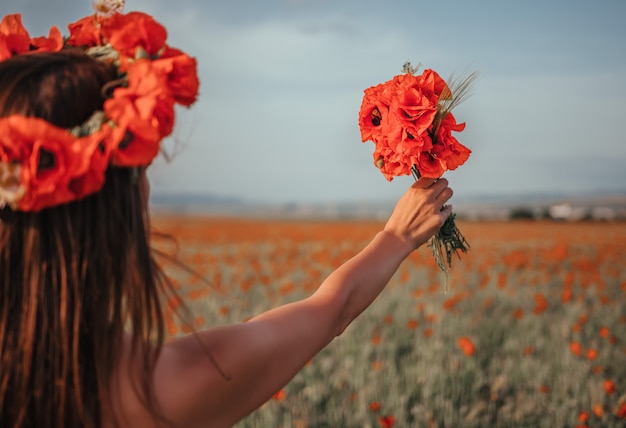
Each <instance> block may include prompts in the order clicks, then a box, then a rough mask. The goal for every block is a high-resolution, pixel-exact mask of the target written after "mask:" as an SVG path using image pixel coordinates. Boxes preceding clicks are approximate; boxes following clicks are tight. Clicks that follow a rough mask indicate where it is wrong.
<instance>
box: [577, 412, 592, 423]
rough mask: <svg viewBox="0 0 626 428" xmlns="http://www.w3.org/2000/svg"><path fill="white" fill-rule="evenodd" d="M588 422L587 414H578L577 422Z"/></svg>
mask: <svg viewBox="0 0 626 428" xmlns="http://www.w3.org/2000/svg"><path fill="white" fill-rule="evenodd" d="M588 420H589V412H580V413H579V414H578V422H583V423H584V422H587V421H588Z"/></svg>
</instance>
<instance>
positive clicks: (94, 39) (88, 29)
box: [67, 15, 102, 46]
mask: <svg viewBox="0 0 626 428" xmlns="http://www.w3.org/2000/svg"><path fill="white" fill-rule="evenodd" d="M101 20H102V18H99V17H98V16H97V15H89V16H85V17H84V18H81V19H79V20H78V21H76V22H73V23H71V24H69V25H68V26H67V28H68V29H69V31H70V36H69V38H68V40H67V44H68V45H70V46H96V45H101V44H102V34H101V32H100V22H101Z"/></svg>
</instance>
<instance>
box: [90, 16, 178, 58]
mask: <svg viewBox="0 0 626 428" xmlns="http://www.w3.org/2000/svg"><path fill="white" fill-rule="evenodd" d="M102 34H103V35H104V36H105V37H106V39H107V40H108V42H109V43H111V46H113V48H114V49H115V50H116V51H118V52H119V53H120V54H121V55H123V56H126V57H129V58H135V55H136V53H137V48H142V49H144V50H145V51H146V52H147V53H148V55H150V57H156V56H157V54H158V53H159V51H160V50H161V49H163V48H164V47H165V40H166V39H167V30H166V29H165V27H163V26H162V25H161V24H159V23H158V22H157V21H155V20H154V18H153V17H151V16H150V15H148V14H145V13H143V12H130V13H127V14H121V13H116V14H113V15H111V16H110V17H109V18H108V19H106V20H104V21H103V24H102Z"/></svg>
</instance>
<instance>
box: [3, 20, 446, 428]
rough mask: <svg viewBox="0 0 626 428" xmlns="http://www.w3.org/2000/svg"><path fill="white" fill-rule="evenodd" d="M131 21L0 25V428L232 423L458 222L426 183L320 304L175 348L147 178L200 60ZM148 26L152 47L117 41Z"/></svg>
mask: <svg viewBox="0 0 626 428" xmlns="http://www.w3.org/2000/svg"><path fill="white" fill-rule="evenodd" d="M131 15H132V14H128V15H121V14H119V15H118V14H116V15H113V16H112V17H98V16H96V17H89V18H88V19H87V18H85V19H84V20H81V21H79V22H78V23H76V24H73V25H74V26H73V27H72V26H70V28H71V30H72V31H71V33H72V34H71V36H70V38H69V39H66V40H63V41H62V42H60V41H59V37H57V33H55V32H54V31H51V33H50V37H49V38H37V39H30V38H29V40H28V43H27V44H24V43H22V42H19V41H17V42H16V41H15V40H17V39H16V37H15V35H16V34H17V35H21V36H20V37H23V35H24V31H22V30H23V29H22V28H21V22H18V21H19V20H18V19H17V18H16V17H15V16H13V17H12V18H11V20H9V21H10V22H9V24H11V25H8V24H7V21H6V19H7V18H5V21H3V24H0V207H1V208H0V293H1V295H0V358H1V361H0V426H2V427H7V428H9V427H11V428H13V427H15V428H17V427H38V428H39V427H168V426H172V427H181V428H182V427H185V428H186V427H228V426H231V425H232V424H234V423H235V422H236V421H238V420H240V419H241V418H243V417H244V416H246V415H247V414H249V413H250V412H252V411H253V410H254V409H256V408H257V407H258V406H260V405H261V404H262V403H264V402H265V401H266V400H267V399H269V398H270V397H271V396H272V394H274V393H275V392H276V391H277V390H279V389H280V388H281V387H282V386H284V385H285V384H286V383H287V382H288V381H289V380H290V379H291V378H292V377H293V376H294V375H295V374H296V373H297V372H298V371H299V370H300V369H301V368H302V367H303V366H304V364H306V362H307V361H309V360H310V359H311V358H312V357H313V356H314V355H315V354H316V353H317V352H319V351H320V350H321V349H322V348H323V347H324V346H326V345H327V344H328V343H329V342H330V341H332V340H333V338H334V337H336V336H338V335H340V334H341V333H342V332H343V331H344V329H345V328H346V327H347V326H348V325H349V324H350V323H351V322H352V321H353V320H354V319H355V318H356V317H357V316H358V315H359V314H360V313H361V312H362V311H364V310H365V309H366V308H367V307H368V306H369V305H370V304H371V303H372V302H373V300H374V299H375V298H376V296H377V295H378V294H379V293H380V292H381V291H382V289H383V288H384V287H385V285H386V284H387V282H388V281H389V280H390V278H391V276H392V275H393V274H394V272H395V271H396V270H397V268H398V266H399V265H400V263H401V262H402V261H403V260H404V259H405V258H406V257H407V256H408V255H409V254H410V253H411V252H412V251H413V250H414V249H416V248H418V247H419V246H421V245H422V244H424V243H425V242H427V241H428V239H429V238H430V237H431V236H432V235H433V234H434V233H435V232H436V231H437V230H438V229H439V228H440V227H441V225H442V224H443V222H444V221H445V219H446V218H447V217H448V216H449V215H450V212H451V208H450V207H449V206H447V207H446V208H444V209H443V210H442V209H441V207H442V206H444V205H445V203H446V202H447V201H448V200H449V199H450V197H451V196H452V190H451V189H450V188H449V187H448V183H447V181H446V180H445V179H439V180H436V181H435V180H432V179H420V180H419V181H417V182H416V183H415V184H414V185H413V186H411V187H410V188H409V189H408V190H407V191H406V193H405V194H404V195H403V196H402V197H401V198H400V200H399V201H398V203H397V205H396V207H395V209H394V211H393V213H392V215H391V217H390V218H389V220H388V221H387V223H386V224H385V226H384V228H383V229H382V230H381V231H380V232H379V233H378V234H377V235H376V236H375V237H374V238H373V239H372V241H371V242H370V243H369V244H368V245H367V246H366V247H365V248H364V249H363V250H362V251H361V252H359V253H358V254H357V255H356V256H354V257H353V258H352V259H350V260H348V261H346V263H344V264H343V265H342V266H341V267H339V268H338V269H337V270H336V271H335V272H333V273H332V274H331V275H330V276H328V278H326V279H325V280H324V281H323V283H322V284H321V285H320V287H319V288H318V290H317V291H316V292H315V293H313V294H312V295H311V296H310V297H308V298H306V299H303V300H300V301H297V302H294V303H291V304H288V305H284V306H281V307H277V308H275V309H272V310H269V311H267V312H265V313H262V314H260V315H258V316H256V317H254V318H252V319H251V320H249V321H247V322H245V323H240V324H235V325H229V326H224V327H217V328H211V329H208V330H205V331H199V332H197V333H194V334H190V335H188V336H184V337H180V338H177V339H174V340H172V341H169V342H167V343H164V328H163V326H164V322H163V313H162V311H161V301H162V297H163V296H164V295H167V294H168V293H172V291H171V289H170V287H169V286H168V282H167V279H166V277H165V275H164V274H163V273H162V272H161V271H160V270H159V268H158V266H157V264H156V263H155V260H154V258H153V254H152V252H151V249H150V245H149V218H148V212H147V209H146V208H147V202H146V201H147V199H148V185H147V180H146V176H145V168H146V167H147V166H148V165H149V164H150V162H151V161H152V159H153V158H154V157H155V156H156V154H157V153H158V149H159V142H160V141H161V139H162V138H163V137H164V136H166V135H167V134H168V133H169V132H171V128H172V125H173V110H172V109H173V104H174V102H176V103H179V104H183V105H190V104H191V103H192V102H193V100H194V99H195V94H196V93H197V79H196V77H195V62H193V61H190V59H189V57H187V56H185V55H184V54H183V53H181V52H180V51H178V50H175V49H173V48H169V47H168V46H167V45H166V44H165V37H164V36H163V37H162V40H161V41H160V42H159V43H156V42H154V40H157V39H158V38H159V37H158V36H159V35H160V34H161V28H160V27H158V25H157V23H155V22H154V21H153V20H151V18H150V17H147V15H143V14H140V15H133V16H132V19H130V18H128V17H129V16H131ZM126 18H128V19H126ZM93 23H95V24H96V25H94V24H93ZM18 24H20V25H18ZM131 24H132V25H131ZM144 24H145V26H146V28H148V29H149V31H147V33H150V32H151V31H152V33H150V35H149V37H146V39H145V40H143V41H140V42H132V43H131V42H128V38H127V37H121V36H120V35H128V34H129V33H127V32H126V31H131V30H132V31H136V28H137V25H144ZM7 28H9V30H8V31H7V30H6V29H7ZM16 28H17V30H16ZM3 31H4V36H5V37H4V39H3V38H2V35H3V33H2V32H3ZM8 33H10V34H9V35H10V36H11V37H12V38H10V37H9V36H7V34H8ZM94 34H95V35H96V36H97V37H94ZM133 34H134V33H133ZM118 36H120V37H118ZM7 40H9V42H7ZM120 40H122V41H121V42H120ZM105 42H106V43H105ZM2 43H4V48H5V49H4V57H3V56H2V55H3V53H2V52H3V44H2ZM20 43H21V44H20ZM129 43H130V44H131V45H132V46H130V48H132V49H131V50H130V51H129V52H130V53H127V52H126V50H127V48H129V46H128V45H129ZM137 44H139V45H141V46H140V47H141V49H139V48H137V46H135V45H137ZM105 45H107V46H109V48H110V47H111V46H112V49H113V50H114V53H115V56H114V57H113V59H110V57H108V56H106V57H105V58H104V59H103V53H102V49H101V48H102V47H103V46H105ZM7 46H8V48H7ZM105 47H106V46H105ZM92 48H94V49H92ZM95 48H98V49H95ZM107 49H108V48H107ZM105 50H106V49H105ZM109 50H110V49H109ZM142 50H143V51H146V53H145V54H144V53H143V51H142ZM7 52H8V53H7ZM138 52H139V54H138ZM110 53H111V52H105V54H106V55H109V54H110ZM146 106H148V107H146ZM68 131H69V132H68Z"/></svg>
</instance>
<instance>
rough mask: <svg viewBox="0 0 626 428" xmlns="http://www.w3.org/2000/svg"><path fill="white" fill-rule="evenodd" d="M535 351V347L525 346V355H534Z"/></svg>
mask: <svg viewBox="0 0 626 428" xmlns="http://www.w3.org/2000/svg"><path fill="white" fill-rule="evenodd" d="M534 352H535V348H533V347H532V346H527V347H525V348H524V355H532V354H533V353H534Z"/></svg>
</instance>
